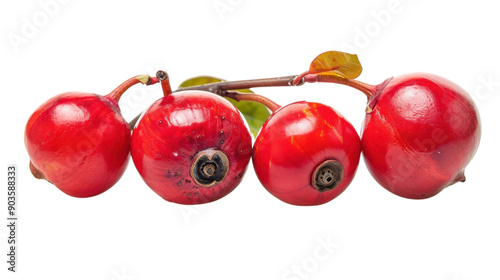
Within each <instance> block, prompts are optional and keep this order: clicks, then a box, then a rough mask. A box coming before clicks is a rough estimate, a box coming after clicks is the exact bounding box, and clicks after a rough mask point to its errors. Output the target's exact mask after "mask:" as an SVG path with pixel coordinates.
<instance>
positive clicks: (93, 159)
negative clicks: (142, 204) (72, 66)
mask: <svg viewBox="0 0 500 280" xmlns="http://www.w3.org/2000/svg"><path fill="white" fill-rule="evenodd" d="M24 140H25V145H26V149H27V150H28V154H29V156H30V159H31V163H32V164H33V166H34V167H35V168H36V169H37V170H33V169H32V170H33V172H34V175H35V176H39V177H42V178H45V179H46V180H48V181H49V182H51V183H53V184H54V185H55V186H56V187H58V188H59V189H60V190H61V191H63V192H64V193H66V194H68V195H70V196H74V197H91V196H95V195H98V194H101V193H103V192H104V191H106V190H108V189H109V188H110V187H112V186H113V185H114V184H115V183H116V182H117V181H118V180H119V179H120V177H121V176H122V174H123V172H124V171H125V168H126V167H127V163H128V159H129V151H130V128H129V126H128V124H127V122H126V121H125V120H124V119H123V117H122V116H121V114H120V109H119V107H118V104H117V103H116V102H114V101H113V100H110V99H108V98H106V97H104V96H99V95H96V94H91V93H82V92H68V93H63V94H60V95H57V96H55V97H53V98H51V99H49V100H48V101H46V102H45V103H44V104H42V105H41V106H40V107H39V108H38V109H36V111H35V112H34V113H33V114H32V115H31V117H30V118H29V120H28V123H27V125H26V129H25V137H24ZM37 172H39V174H35V173H37Z"/></svg>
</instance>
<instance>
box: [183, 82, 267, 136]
mask: <svg viewBox="0 0 500 280" xmlns="http://www.w3.org/2000/svg"><path fill="white" fill-rule="evenodd" d="M218 82H225V80H222V79H219V78H215V77H210V76H199V77H194V78H191V79H188V80H186V81H184V82H182V83H181V85H180V86H179V88H186V87H192V86H200V85H205V84H212V83H218ZM234 91H238V92H242V93H250V94H252V93H254V92H253V91H251V90H249V89H238V90H234ZM226 99H227V100H229V101H230V102H231V103H232V104H233V105H234V106H235V107H236V108H237V109H238V110H239V111H240V112H241V113H242V114H243V116H244V117H245V120H246V121H247V123H248V126H249V127H250V132H251V133H252V134H253V135H254V136H255V137H257V133H258V132H259V130H260V128H261V127H262V125H263V124H264V122H266V120H267V119H268V118H269V116H270V115H271V114H270V112H269V110H268V109H267V108H266V106H264V105H262V104H260V103H257V102H253V101H246V100H242V101H239V102H238V101H236V100H234V99H231V98H227V97H226Z"/></svg>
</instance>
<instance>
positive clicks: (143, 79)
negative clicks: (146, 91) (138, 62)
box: [106, 75, 158, 102]
mask: <svg viewBox="0 0 500 280" xmlns="http://www.w3.org/2000/svg"><path fill="white" fill-rule="evenodd" d="M138 83H141V84H144V85H148V86H149V85H153V84H156V83H158V78H155V77H153V78H151V77H150V76H149V75H139V76H135V77H132V78H130V79H128V80H126V81H125V82H123V83H122V84H120V85H119V86H118V87H116V88H115V89H114V90H113V91H111V92H110V93H109V94H108V95H106V97H107V98H109V99H111V100H114V101H115V102H118V100H119V99H120V97H121V96H122V95H123V93H124V92H125V91H126V90H127V89H129V88H130V87H131V86H133V85H135V84H138Z"/></svg>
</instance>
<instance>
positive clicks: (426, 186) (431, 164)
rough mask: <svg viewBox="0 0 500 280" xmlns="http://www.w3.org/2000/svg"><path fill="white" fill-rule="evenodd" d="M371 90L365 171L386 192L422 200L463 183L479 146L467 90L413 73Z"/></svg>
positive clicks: (476, 116) (474, 111)
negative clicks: (468, 166) (466, 170)
mask: <svg viewBox="0 0 500 280" xmlns="http://www.w3.org/2000/svg"><path fill="white" fill-rule="evenodd" d="M365 90H367V91H368V92H371V94H372V96H371V97H369V102H368V107H367V114H366V118H365V121H364V125H363V132H362V138H361V144H362V149H363V155H364V159H365V162H366V165H367V166H368V169H369V171H370V173H371V174H372V175H373V177H374V178H375V179H376V180H377V182H378V183H379V184H380V185H382V186H383V187H384V188H386V189H387V190H389V191H391V192H392V193H394V194H396V195H399V196H402V197H406V198H413V199H421V198H428V197H432V196H434V195H436V194H438V193H439V192H440V191H442V190H443V189H444V188H446V187H447V186H450V185H452V184H454V183H456V182H459V181H465V176H464V169H465V167H466V166H467V164H468V163H469V162H470V161H471V159H472V158H473V156H474V154H475V153H476V150H477V148H478V145H479V140H480V134H481V128H480V120H479V113H478V110H477V108H476V107H475V105H474V102H473V101H472V99H471V97H470V96H469V95H468V94H467V92H466V91H465V90H464V89H462V88H461V87H459V86H458V85H456V84H454V83H453V82H451V81H449V80H447V79H444V78H442V77H439V76H436V75H431V74H425V73H413V74H407V75H403V76H400V77H396V78H393V79H388V80H387V81H386V82H384V83H382V84H381V85H379V86H375V87H371V86H366V87H365Z"/></svg>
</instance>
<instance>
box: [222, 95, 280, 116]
mask: <svg viewBox="0 0 500 280" xmlns="http://www.w3.org/2000/svg"><path fill="white" fill-rule="evenodd" d="M225 96H226V97H229V98H232V99H234V100H236V101H238V102H239V101H241V100H248V101H254V102H258V103H260V104H262V105H264V106H266V107H267V108H268V109H269V110H271V112H273V113H274V112H276V110H278V109H279V108H280V107H281V106H280V105H278V104H277V103H276V102H274V101H272V100H271V99H269V98H267V97H265V96H262V95H258V94H255V93H240V92H237V91H227V92H226V94H225Z"/></svg>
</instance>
